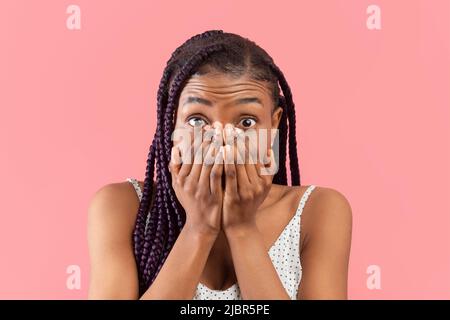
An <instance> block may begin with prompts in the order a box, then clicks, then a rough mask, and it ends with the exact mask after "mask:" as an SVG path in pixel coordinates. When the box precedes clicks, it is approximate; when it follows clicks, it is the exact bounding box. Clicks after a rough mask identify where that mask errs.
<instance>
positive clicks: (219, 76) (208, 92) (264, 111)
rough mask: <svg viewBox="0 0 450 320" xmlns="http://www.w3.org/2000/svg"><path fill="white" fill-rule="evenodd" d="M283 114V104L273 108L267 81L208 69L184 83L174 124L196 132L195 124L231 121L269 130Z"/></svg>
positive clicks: (218, 124) (241, 126)
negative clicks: (236, 76)
mask: <svg viewBox="0 0 450 320" xmlns="http://www.w3.org/2000/svg"><path fill="white" fill-rule="evenodd" d="M281 114H282V109H281V107H279V106H276V107H275V108H274V103H273V99H272V92H271V91H270V89H269V88H268V87H267V84H266V83H265V82H263V81H257V80H252V79H250V78H249V77H247V76H243V77H241V78H234V77H232V76H229V75H226V74H224V73H219V72H209V73H207V74H203V75H193V76H192V77H191V78H190V79H189V80H188V81H187V83H186V84H185V86H184V88H183V90H182V92H181V94H180V98H179V104H178V109H177V111H176V123H175V128H176V129H187V130H188V131H189V132H193V131H194V127H197V129H198V128H210V127H221V128H224V127H225V125H226V124H231V125H233V126H234V127H235V128H239V129H241V130H244V131H247V130H249V129H254V130H256V132H258V130H259V129H267V131H268V132H270V129H277V128H278V124H279V122H280V119H281ZM268 138H269V139H270V135H269V136H268ZM268 141H270V140H268Z"/></svg>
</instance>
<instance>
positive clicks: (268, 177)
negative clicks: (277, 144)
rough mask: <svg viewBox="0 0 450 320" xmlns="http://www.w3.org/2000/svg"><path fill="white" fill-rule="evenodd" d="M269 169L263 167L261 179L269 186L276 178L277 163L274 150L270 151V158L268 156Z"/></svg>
mask: <svg viewBox="0 0 450 320" xmlns="http://www.w3.org/2000/svg"><path fill="white" fill-rule="evenodd" d="M267 166H268V167H265V166H263V167H261V172H262V173H261V175H260V177H261V179H263V180H264V181H265V182H266V183H267V184H269V183H272V179H273V177H274V174H275V173H276V167H275V166H276V161H275V154H274V152H273V150H272V149H270V150H269V156H268V164H267Z"/></svg>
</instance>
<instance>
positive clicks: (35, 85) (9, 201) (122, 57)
mask: <svg viewBox="0 0 450 320" xmlns="http://www.w3.org/2000/svg"><path fill="white" fill-rule="evenodd" d="M72 4H75V5H78V6H79V8H80V10H81V29H79V30H70V29H69V28H68V27H67V26H66V20H67V18H68V17H69V15H70V14H68V13H66V9H67V7H69V6H70V5H72ZM371 4H375V5H378V6H379V7H380V9H381V30H369V29H368V28H367V26H366V20H367V18H368V16H369V14H367V13H366V9H367V7H368V6H369V5H371ZM449 15H450V1H448V0H433V1H426V0H423V1H417V0H416V1H412V0H408V1H406V0H404V1H400V0H399V1H387V0H371V1H365V0H353V1H350V0H341V1H276V2H274V1H271V2H269V1H199V0H194V1H111V0H108V1H106V0H104V1H100V0H98V1H86V0H74V1H50V0H49V1H18V0H9V1H5V0H2V1H1V2H0V40H1V50H0V106H1V116H0V141H1V143H0V146H1V149H0V152H1V157H0V175H1V183H0V188H1V190H0V194H1V201H0V219H1V220H0V298H3V299H16V298H26V299H41V298H42V299H50V298H55V299H84V298H86V297H87V289H88V283H89V260H88V251H87V240H86V238H87V237H86V223H87V206H88V203H89V200H90V197H91V196H92V194H93V193H94V192H95V191H96V190H97V189H98V188H99V187H100V186H102V185H104V184H106V183H110V182H118V181H123V180H125V179H126V178H127V177H136V178H138V179H140V180H141V179H143V178H144V173H145V166H146V159H147V152H148V147H149V145H150V143H151V141H152V138H153V134H154V130H155V124H156V121H155V113H156V108H155V106H156V103H155V102H156V91H157V87H158V84H159V80H160V77H161V75H162V70H163V68H164V66H165V63H166V61H167V60H168V58H169V57H170V55H171V53H172V51H173V50H174V49H175V48H176V47H177V46H178V45H180V44H181V43H182V42H183V41H185V40H186V39H187V38H189V37H190V36H192V35H194V34H197V33H200V32H203V31H205V30H207V29H223V30H225V31H228V32H234V33H238V34H241V35H243V36H246V37H249V38H250V39H252V40H254V41H255V42H256V43H258V44H260V45H261V46H262V47H263V48H265V49H266V50H267V51H268V52H269V53H270V54H271V55H272V57H273V58H274V59H275V61H276V63H277V64H278V65H279V66H280V68H281V69H282V70H283V71H284V73H285V75H286V77H287V79H288V82H289V84H290V85H291V87H292V90H293V94H294V99H295V102H296V107H297V121H298V122H297V137H298V143H299V145H298V150H299V158H300V159H299V161H300V170H301V180H302V184H305V185H306V184H316V185H319V186H328V187H332V188H335V189H337V190H339V191H341V192H342V193H343V194H344V195H345V196H346V197H347V198H348V199H349V201H350V203H351V205H352V209H353V242H352V252H351V260H350V275H349V298H351V299H394V298H405V299H413V298H418V299H435V298H436V299H444V298H445V299H450V204H449V198H450V197H449V195H450V194H449V191H450V185H449V184H450V168H449V163H450V152H449V149H450V129H449V119H450V110H449V109H450V94H449V88H450V25H449V21H450V16H449ZM71 265H75V266H79V268H80V270H81V273H80V275H81V287H80V288H69V287H68V286H67V284H66V282H67V279H68V277H69V274H68V273H67V270H68V267H69V266H71ZM373 265H375V266H378V268H379V270H380V274H379V275H380V278H379V279H380V284H381V287H379V288H375V289H371V287H370V286H368V285H367V280H368V278H369V277H370V275H369V274H368V273H367V270H368V268H369V269H370V266H373Z"/></svg>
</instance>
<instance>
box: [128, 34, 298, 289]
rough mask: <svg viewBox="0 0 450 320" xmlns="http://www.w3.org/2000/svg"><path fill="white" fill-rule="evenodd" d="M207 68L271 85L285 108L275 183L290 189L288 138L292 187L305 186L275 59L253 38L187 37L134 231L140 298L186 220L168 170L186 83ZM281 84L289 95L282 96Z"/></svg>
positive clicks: (167, 80)
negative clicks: (287, 155) (177, 117)
mask: <svg viewBox="0 0 450 320" xmlns="http://www.w3.org/2000/svg"><path fill="white" fill-rule="evenodd" d="M207 67H210V68H211V67H212V68H213V69H215V70H218V71H222V72H225V73H227V74H230V75H236V76H242V75H243V74H245V73H248V74H249V75H250V76H251V77H252V78H253V79H255V80H264V81H267V82H268V83H269V84H270V85H271V87H272V92H273V101H274V106H277V105H279V106H281V107H282V108H283V113H282V117H281V121H280V125H279V132H278V134H279V163H278V168H279V170H278V172H277V173H276V174H275V176H274V178H273V183H276V184H283V185H287V173H286V145H287V143H286V140H287V138H288V135H289V163H290V171H291V183H292V185H300V173H299V167H298V157H297V142H296V136H295V110H294V102H293V99H292V93H291V90H290V88H289V85H288V83H287V81H286V79H285V77H284V75H283V73H282V72H281V70H280V69H279V68H278V67H277V66H276V65H275V63H274V62H273V59H272V58H271V57H270V56H269V55H268V54H267V52H266V51H264V50H263V49H262V48H260V47H259V46H257V45H256V44H255V43H254V42H252V41H250V40H249V39H246V38H243V37H241V36H238V35H236V34H232V33H224V32H223V31H222V30H210V31H206V32H204V33H201V34H198V35H195V36H193V37H191V38H190V39H188V40H187V41H186V42H185V43H183V44H182V45H181V46H180V47H178V48H177V49H176V50H175V51H174V52H173V53H172V55H171V57H170V59H169V60H168V61H167V64H166V67H165V69H164V72H163V75H162V78H161V81H160V84H159V88H158V94H157V126H156V131H155V135H154V138H153V141H152V144H151V145H150V150H149V153H148V158H147V167H146V173H145V179H144V188H143V192H142V199H141V201H140V203H139V209H138V213H137V218H136V224H135V228H134V231H133V246H134V254H135V258H136V264H137V267H138V278H139V296H141V295H142V294H143V293H144V292H145V291H146V290H147V288H148V287H149V286H150V285H151V284H152V283H153V281H154V280H155V278H156V276H157V275H158V273H159V271H160V269H161V267H162V265H163V264H164V261H165V260H166V258H167V256H168V254H169V252H170V250H171V248H172V247H173V245H174V243H175V241H176V239H177V237H178V235H179V233H180V231H181V229H182V228H183V226H184V223H185V220H186V214H185V211H184V209H183V207H182V206H181V204H180V203H179V201H178V199H177V197H176V195H175V192H174V190H173V188H172V179H171V175H170V172H169V170H168V165H169V162H170V154H171V148H172V146H173V143H172V140H171V136H172V133H173V130H174V125H175V114H176V111H177V110H176V109H177V105H178V98H179V95H180V93H181V90H182V88H183V85H184V83H185V82H186V81H187V80H188V79H189V78H190V77H191V76H192V75H193V74H202V73H206V72H208V68H207ZM279 86H280V87H281V90H282V92H283V95H284V96H281V95H280V87H279ZM155 169H156V181H155V183H153V181H154V172H155Z"/></svg>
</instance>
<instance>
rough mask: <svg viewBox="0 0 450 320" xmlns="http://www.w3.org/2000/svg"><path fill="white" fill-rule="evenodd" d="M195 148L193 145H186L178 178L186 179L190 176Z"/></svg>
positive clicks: (182, 152)
mask: <svg viewBox="0 0 450 320" xmlns="http://www.w3.org/2000/svg"><path fill="white" fill-rule="evenodd" d="M193 148H194V147H193V146H192V145H185V146H184V147H183V149H181V161H182V164H181V169H180V171H179V172H178V176H180V178H185V177H187V176H188V175H189V173H190V172H191V167H192V163H193V158H194V157H193Z"/></svg>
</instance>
